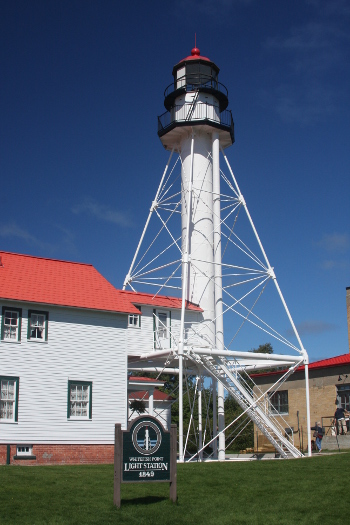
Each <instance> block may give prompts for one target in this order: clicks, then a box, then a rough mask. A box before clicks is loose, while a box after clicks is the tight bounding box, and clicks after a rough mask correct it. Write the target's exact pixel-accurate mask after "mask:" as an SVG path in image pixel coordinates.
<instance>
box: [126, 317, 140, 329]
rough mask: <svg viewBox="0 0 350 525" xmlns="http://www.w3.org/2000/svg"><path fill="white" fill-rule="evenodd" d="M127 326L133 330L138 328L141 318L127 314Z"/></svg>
mask: <svg viewBox="0 0 350 525" xmlns="http://www.w3.org/2000/svg"><path fill="white" fill-rule="evenodd" d="M128 326H132V327H133V328H140V326H141V316H140V315H137V314H129V317H128Z"/></svg>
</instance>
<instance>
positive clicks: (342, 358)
mask: <svg viewBox="0 0 350 525" xmlns="http://www.w3.org/2000/svg"><path fill="white" fill-rule="evenodd" d="M341 365H350V353H349V354H342V355H337V356H335V357H330V358H328V359H321V360H320V361H314V362H313V363H310V364H309V371H310V370H321V369H322V368H332V367H334V366H341ZM303 370H305V366H304V365H302V366H299V368H298V369H297V372H302V371H303ZM285 372H287V369H284V370H277V371H274V372H263V373H262V374H259V373H257V374H250V376H251V377H265V376H272V375H281V374H284V373H285Z"/></svg>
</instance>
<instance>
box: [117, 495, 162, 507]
mask: <svg viewBox="0 0 350 525" xmlns="http://www.w3.org/2000/svg"><path fill="white" fill-rule="evenodd" d="M168 500H169V498H167V497H166V496H144V497H142V498H131V499H122V500H121V504H122V507H124V506H126V505H153V504H155V503H160V502H161V501H168Z"/></svg>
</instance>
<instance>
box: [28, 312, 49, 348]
mask: <svg viewBox="0 0 350 525" xmlns="http://www.w3.org/2000/svg"><path fill="white" fill-rule="evenodd" d="M48 318H49V314H48V312H38V311H36V310H29V311H28V339H30V340H31V341H47V334H48Z"/></svg>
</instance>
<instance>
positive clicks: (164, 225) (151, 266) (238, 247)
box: [123, 136, 311, 461]
mask: <svg viewBox="0 0 350 525" xmlns="http://www.w3.org/2000/svg"><path fill="white" fill-rule="evenodd" d="M193 142H194V137H193V136H192V155H193ZM174 153H175V152H174V150H173V151H172V152H171V154H170V156H169V159H168V162H167V164H166V167H165V169H164V172H163V175H162V177H161V181H160V184H159V187H158V190H157V192H156V195H155V198H154V200H153V202H152V205H151V208H150V212H149V215H148V218H147V221H146V224H145V227H144V229H143V232H142V235H141V238H140V241H139V243H138V246H137V249H136V252H135V255H134V258H133V260H132V263H131V265H130V269H129V272H128V274H127V276H126V278H125V281H124V286H123V289H125V288H126V287H130V288H131V290H133V291H136V290H137V291H147V292H150V290H151V293H153V294H154V296H157V295H158V294H165V293H167V294H169V295H177V296H181V297H182V310H181V323H180V330H179V333H178V334H174V333H172V334H171V338H172V345H171V347H172V350H171V351H170V350H161V351H155V350H154V348H149V349H148V350H147V349H146V351H145V352H144V354H143V355H142V356H140V361H139V362H138V363H134V364H133V365H132V366H133V368H132V370H145V371H146V370H147V371H149V372H154V371H157V372H158V376H160V375H161V373H162V372H164V373H167V371H168V370H172V371H176V372H178V373H179V393H178V396H179V459H180V461H183V460H184V458H185V455H186V451H187V444H188V440H189V429H188V431H187V435H186V436H185V435H184V430H183V396H184V395H186V392H184V388H183V387H184V383H183V378H185V386H186V385H187V381H186V367H189V369H190V371H189V374H190V375H193V374H194V375H196V377H197V379H196V383H195V388H194V392H193V393H194V398H197V407H198V428H197V429H195V430H196V447H197V453H196V454H195V455H194V456H192V457H191V458H190V459H191V460H192V459H194V458H196V459H202V458H203V451H204V450H205V449H206V447H208V446H209V445H211V446H212V450H213V452H212V455H213V457H216V451H217V444H218V442H219V449H220V448H221V451H222V448H223V445H222V443H225V438H224V436H225V430H227V428H231V427H233V426H234V425H236V427H237V425H238V427H237V429H238V430H237V431H236V434H238V433H239V432H241V431H242V430H240V428H242V426H243V425H244V424H245V423H243V421H244V419H245V418H246V417H248V418H249V420H252V421H253V422H254V423H255V425H256V426H257V427H258V428H259V430H260V431H261V432H262V433H263V434H264V435H265V436H266V437H267V438H268V439H269V441H270V442H271V443H272V444H273V446H274V447H275V449H276V450H277V451H278V452H279V453H280V455H281V457H287V456H288V455H291V456H293V457H300V456H301V455H302V454H301V452H300V451H299V450H298V449H297V448H296V447H295V446H294V444H293V440H290V439H289V438H288V437H286V428H287V427H288V424H287V423H286V422H285V421H284V420H283V418H281V415H280V414H278V415H279V419H282V424H280V423H278V422H277V419H276V418H274V417H271V415H272V416H273V415H274V413H273V412H274V409H273V407H272V405H271V403H270V398H271V396H272V395H273V394H274V393H275V392H276V391H277V390H278V389H280V388H281V386H282V384H283V383H284V381H285V380H286V379H287V378H288V377H289V376H290V375H291V374H292V373H293V372H294V371H295V370H296V369H297V368H298V366H299V365H300V364H304V365H305V386H306V407H307V427H308V454H309V455H311V434H310V426H311V423H310V410H309V397H308V394H309V385H308V355H307V352H306V350H305V349H304V347H303V344H302V342H301V339H300V337H299V334H298V331H297V329H296V327H295V324H294V322H293V319H292V317H291V314H290V312H289V310H288V307H287V304H286V302H285V299H284V297H283V295H282V292H281V289H280V287H279V284H278V282H277V278H276V275H275V272H274V268H273V267H272V266H271V265H270V262H269V260H268V258H267V255H266V253H265V250H264V248H263V245H262V242H261V240H260V237H259V235H258V233H257V230H256V228H255V225H254V223H253V220H252V217H251V215H250V213H249V210H248V207H247V204H246V202H245V199H244V197H243V195H242V193H241V191H240V189H239V186H238V184H237V181H236V178H235V176H234V174H233V171H232V168H231V166H230V164H229V161H228V159H227V157H226V155H225V153H224V151H223V150H221V153H222V155H223V158H224V161H225V165H226V168H227V171H228V173H227V172H226V173H225V172H224V171H223V170H220V178H221V181H220V182H221V184H219V185H216V186H215V185H214V186H213V192H212V199H213V202H214V207H213V218H214V220H213V232H212V233H213V236H214V242H216V243H217V242H218V238H219V242H220V243H221V253H222V255H221V257H220V260H218V259H217V258H216V259H215V257H214V267H215V271H214V276H206V278H207V279H208V282H209V281H210V280H214V286H215V287H216V289H217V288H218V287H219V288H220V291H219V296H220V295H221V297H222V303H221V305H220V308H217V309H216V314H215V317H214V318H213V319H211V320H210V323H209V330H211V331H212V333H213V334H217V333H218V326H219V327H221V331H222V334H223V325H225V334H226V340H225V342H224V341H223V340H222V341H221V344H220V342H219V344H218V342H217V344H216V347H215V348H213V347H212V346H210V345H209V346H208V342H207V341H206V336H205V332H206V330H208V322H206V323H205V324H204V323H202V324H194V323H193V322H190V321H188V320H186V300H187V299H188V290H187V288H186V286H187V276H188V275H189V272H192V273H194V274H197V275H203V272H201V268H200V263H201V262H202V261H201V259H200V258H198V255H197V254H196V253H193V252H192V253H190V252H189V237H188V235H187V234H186V237H185V238H184V239H183V238H182V235H181V229H180V228H179V224H180V218H179V215H180V214H181V206H182V204H183V203H184V202H187V203H190V202H191V203H192V206H193V207H195V206H196V202H198V201H200V200H201V201H202V203H203V202H204V200H205V194H204V193H205V192H203V189H202V188H199V187H196V186H195V184H194V183H193V182H192V178H191V177H190V179H189V184H188V187H183V185H182V183H181V157H180V156H179V155H174ZM174 157H176V158H175V160H174ZM207 160H208V163H211V162H213V158H212V153H211V152H208V157H207ZM214 162H215V159H214ZM189 219H190V213H188V221H189ZM241 222H243V223H244V224H243V227H241V228H240V226H239V225H240V224H241ZM186 231H187V232H188V231H189V224H188V227H187V230H186ZM203 242H205V240H203ZM214 248H215V247H214ZM218 276H219V278H218ZM271 286H272V292H273V291H274V295H275V297H274V298H275V299H276V298H277V299H278V300H279V305H280V306H279V310H278V313H277V310H276V311H275V310H273V316H272V317H273V319H272V322H271V320H267V319H266V316H265V314H266V313H268V312H269V311H270V308H269V306H266V302H264V301H265V297H266V295H267V296H268V297H267V302H268V305H269V304H270V303H269V301H270V295H271ZM267 290H269V293H267ZM189 299H190V298H189ZM280 312H282V313H283V315H284V318H283V319H284V320H283V321H282V330H280V331H278V330H277V328H276V327H275V322H276V320H277V324H279V323H280V324H281V315H280ZM286 321H287V322H288V326H289V329H290V331H291V333H292V337H290V338H287V336H286V333H287V329H286V326H285V322H286ZM248 328H249V331H248ZM251 331H253V332H254V333H255V332H257V331H259V332H260V333H262V334H264V336H266V335H267V336H268V337H269V338H272V340H273V341H274V345H275V344H277V345H278V347H279V348H281V350H280V352H279V353H278V354H275V353H274V354H272V355H269V354H257V353H251V352H250V351H249V349H251V347H252V343H251V341H252V339H251V338H250V336H249V333H250V332H251ZM282 331H283V333H284V335H283V334H282ZM255 337H256V336H255ZM216 341H218V338H217V336H216ZM253 344H254V343H253ZM233 345H235V347H236V348H239V347H242V346H244V347H245V348H247V347H248V350H240V351H238V350H232V347H233ZM286 350H287V351H288V354H286V353H285V351H286ZM150 356H152V360H157V359H158V366H155V365H152V367H151V368H150V367H148V366H147V364H146V361H144V362H143V360H147V359H149V358H150ZM170 366H171V368H170ZM273 367H283V368H285V369H286V372H285V373H284V374H283V376H282V377H280V379H279V380H278V381H276V383H275V384H274V385H273V387H272V388H271V389H270V392H269V393H268V394H266V393H262V392H261V391H260V390H259V389H258V387H257V386H256V385H254V382H253V380H252V378H251V377H249V380H248V373H251V372H254V371H258V370H261V369H268V368H273ZM204 377H206V378H211V380H212V394H211V395H212V398H213V416H212V421H210V420H209V419H208V413H209V408H208V407H209V405H208V400H207V401H206V402H205V403H203V398H202V385H203V382H204V381H207V380H204ZM216 384H219V385H222V386H223V387H224V388H225V389H226V391H227V392H228V393H229V394H230V395H231V396H232V397H233V398H234V399H235V400H236V402H237V403H238V404H239V405H240V407H241V409H242V414H241V415H240V416H239V417H238V418H237V419H236V420H235V421H233V422H231V423H230V425H228V427H226V428H224V425H222V421H221V428H220V424H219V434H217V431H216V428H217V420H218V418H219V419H220V405H219V414H217V413H216V408H215V407H216V395H217V393H216ZM186 390H187V395H189V391H188V388H186ZM192 390H193V389H192ZM219 396H220V393H219ZM190 405H191V418H190V425H189V426H191V425H193V419H194V418H193V411H194V407H195V403H194V399H192V401H191V402H190ZM204 409H205V412H206V415H205V417H204V419H205V424H204V427H203V410H204ZM222 417H223V414H222V413H221V418H222ZM283 425H284V426H283ZM234 433H235V431H234ZM236 437H237V435H234V437H233V438H232V435H231V437H229V443H231V442H232V439H235V438H236ZM222 439H223V441H222ZM220 440H221V441H220ZM184 441H185V446H183V443H184ZM219 459H220V453H219ZM221 459H222V455H221Z"/></svg>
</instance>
